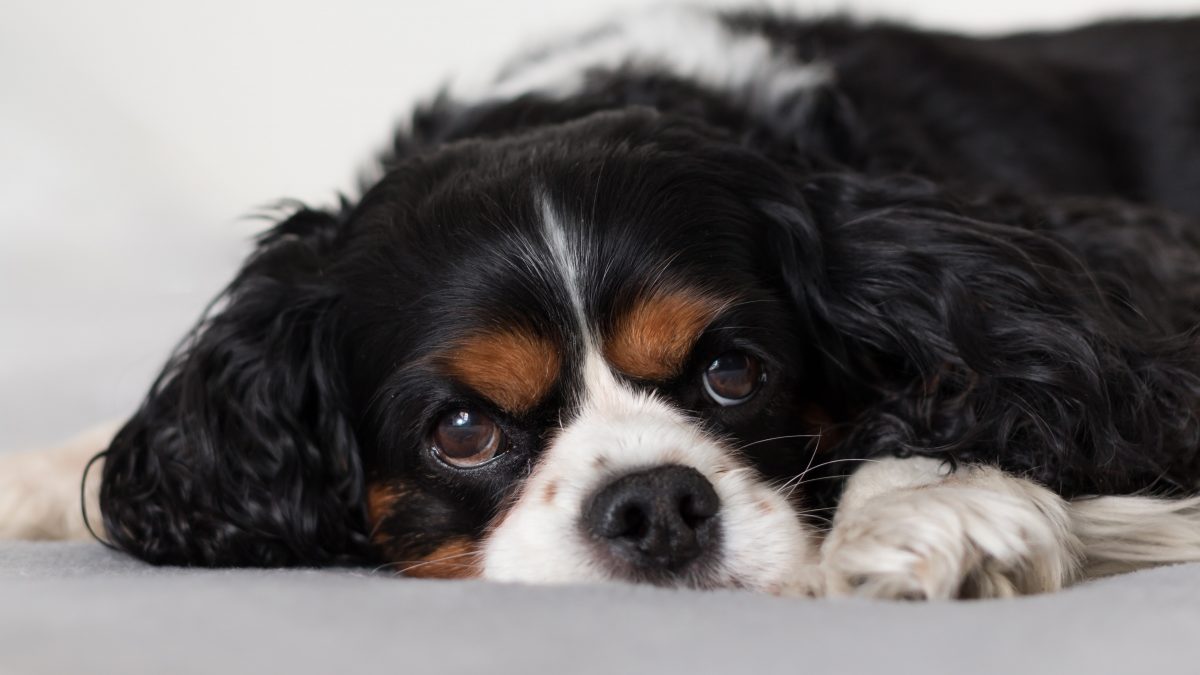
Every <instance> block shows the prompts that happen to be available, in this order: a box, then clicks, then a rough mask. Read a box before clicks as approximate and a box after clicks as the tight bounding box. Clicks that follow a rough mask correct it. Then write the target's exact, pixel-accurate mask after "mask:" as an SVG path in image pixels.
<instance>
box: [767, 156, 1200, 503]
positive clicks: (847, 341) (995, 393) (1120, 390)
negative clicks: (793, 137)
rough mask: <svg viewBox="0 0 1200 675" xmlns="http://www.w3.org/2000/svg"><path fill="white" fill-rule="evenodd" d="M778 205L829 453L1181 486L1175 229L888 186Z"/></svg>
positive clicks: (1190, 317) (1189, 390) (1183, 283)
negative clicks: (846, 420) (816, 366)
mask: <svg viewBox="0 0 1200 675" xmlns="http://www.w3.org/2000/svg"><path fill="white" fill-rule="evenodd" d="M795 197H796V198H797V201H798V202H801V204H800V205H796V204H783V203H778V202H772V203H770V204H766V205H764V206H763V207H762V209H763V211H764V212H765V213H766V215H767V217H768V219H769V220H770V221H771V222H772V224H773V232H774V235H775V237H776V238H777V241H775V242H773V245H772V252H773V254H774V255H776V256H777V257H778V260H779V268H780V270H781V272H780V274H781V278H782V280H783V282H784V284H785V286H786V287H787V288H788V291H789V294H790V295H791V296H792V298H793V300H794V301H795V302H796V304H797V305H798V307H799V308H800V312H801V313H802V314H803V315H804V316H805V317H806V318H807V319H808V320H809V322H810V325H811V328H812V330H813V331H814V335H813V337H812V340H811V341H812V342H813V343H814V344H816V345H818V346H819V348H820V349H821V350H822V351H823V354H822V355H821V356H822V358H823V360H824V361H825V363H824V364H822V365H823V366H824V367H825V369H826V371H827V374H826V377H827V379H828V381H829V386H830V388H831V394H833V393H834V392H833V390H835V389H838V388H840V389H842V390H844V394H843V395H844V396H846V397H847V398H849V399H853V400H854V401H855V403H856V406H855V407H856V408H857V410H859V411H860V414H859V415H858V418H857V419H856V420H854V422H853V424H852V425H851V427H852V431H851V432H850V433H849V434H848V435H847V436H846V437H845V439H844V441H843V444H844V446H845V447H848V448H852V449H853V451H854V452H856V453H864V454H871V453H897V454H910V453H921V454H931V455H935V456H941V457H946V458H949V459H951V460H953V459H962V460H978V461H987V462H992V463H998V464H1000V465H1001V466H1003V467H1004V468H1007V469H1009V470H1012V471H1016V472H1019V473H1023V474H1025V475H1028V476H1030V477H1032V478H1035V479H1038V480H1040V481H1042V482H1044V483H1045V484H1047V485H1049V486H1051V487H1053V488H1055V489H1057V490H1058V491H1060V492H1062V493H1063V494H1065V495H1073V494H1081V493H1082V494H1087V493H1102V494H1103V493H1110V494H1111V493H1121V492H1130V491H1134V490H1139V489H1146V488H1149V487H1151V486H1153V487H1154V489H1155V490H1159V491H1162V490H1171V489H1175V490H1186V489H1188V485H1189V484H1190V481H1191V479H1190V478H1189V477H1191V476H1194V475H1196V471H1197V470H1200V409H1198V408H1197V407H1196V402H1197V401H1200V350H1198V349H1197V345H1198V342H1197V336H1196V334H1195V332H1194V329H1193V332H1189V329H1190V328H1191V327H1193V326H1195V325H1196V320H1197V319H1198V318H1200V314H1198V313H1197V312H1196V310H1195V309H1194V307H1195V304H1194V302H1195V295H1194V294H1195V292H1196V284H1197V279H1198V277H1197V276H1196V274H1195V272H1194V269H1187V268H1186V267H1187V266H1186V265H1184V264H1181V263H1174V264H1173V265H1171V264H1166V263H1167V262H1169V261H1173V260H1177V259H1178V258H1179V256H1177V255H1172V252H1173V251H1179V250H1186V249H1187V247H1188V246H1189V244H1188V243H1187V242H1185V241H1184V240H1183V239H1182V238H1183V237H1185V236H1187V235H1186V228H1179V227H1171V226H1170V224H1169V223H1168V222H1165V221H1164V220H1163V218H1164V217H1165V216H1163V215H1162V214H1158V215H1157V216H1156V215H1155V214H1153V213H1148V212H1147V210H1145V209H1142V210H1141V211H1140V212H1137V214H1134V215H1131V213H1130V212H1131V209H1130V208H1128V207H1126V208H1121V205H1119V204H1112V203H1108V204H1097V205H1095V207H1094V208H1083V207H1082V206H1081V205H1078V204H1076V205H1075V206H1073V207H1072V208H1065V207H1064V206H1063V205H1061V204H1057V203H1055V204H1033V203H1028V202H1021V201H1020V200H1014V199H1011V198H1003V199H1002V198H998V197H993V198H988V199H983V198H974V199H956V198H954V197H952V196H950V195H947V194H946V193H945V192H944V191H942V190H941V189H939V188H937V187H936V186H933V185H931V184H930V183H928V182H924V181H920V180H918V179H915V178H908V177H902V176H897V177H870V178H869V177H865V176H860V175H855V174H839V173H833V174H826V175H819V176H816V177H813V178H811V179H808V180H806V181H804V182H803V183H802V184H801V190H800V191H799V192H798V193H797V194H796V195H795ZM1135 231H1136V232H1137V233H1138V236H1137V237H1136V238H1134V237H1131V236H1130V234H1131V233H1132V232H1135ZM1154 261H1157V262H1154Z"/></svg>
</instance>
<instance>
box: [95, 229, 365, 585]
mask: <svg viewBox="0 0 1200 675" xmlns="http://www.w3.org/2000/svg"><path fill="white" fill-rule="evenodd" d="M341 219H342V216H340V215H338V214H335V213H330V212H324V211H315V210H308V209H303V208H301V209H300V210H298V211H296V212H295V213H293V214H292V215H291V216H290V217H288V218H287V219H286V220H284V221H283V222H281V223H280V224H278V225H277V226H275V227H274V228H273V229H272V230H270V231H268V232H267V233H266V234H265V235H264V236H263V237H261V238H260V240H259V245H258V249H257V250H256V252H255V253H254V254H253V255H252V256H251V258H250V259H249V260H248V261H247V262H246V264H245V265H244V267H243V268H242V270H241V271H240V272H239V274H238V276H237V277H236V278H235V279H234V281H233V283H232V284H230V286H229V287H228V288H227V289H226V290H225V292H224V293H223V295H222V296H221V297H220V298H218V300H217V302H216V303H215V304H214V305H213V307H212V308H211V309H210V310H209V312H208V314H207V315H206V316H205V317H204V318H203V319H202V320H201V322H200V323H199V324H198V325H197V326H196V327H195V328H194V329H193V331H192V332H191V334H189V336H188V337H187V339H186V340H185V341H184V342H183V343H182V344H181V345H180V347H179V348H178V349H177V351H176V353H175V354H174V356H173V357H172V358H171V360H170V361H169V362H168V363H167V365H166V367H165V369H164V371H163V372H162V374H161V375H160V376H159V378H158V380H157V381H156V382H155V384H154V385H153V387H152V389H151V391H150V393H149V395H148V396H147V398H146V400H145V401H144V403H143V404H142V406H141V408H140V409H139V410H138V411H137V413H136V414H135V415H134V416H133V418H132V419H130V420H129V422H128V423H126V425H125V426H124V428H123V429H121V431H120V432H119V433H118V434H117V436H116V438H115V439H114V440H113V442H112V444H111V446H110V447H109V449H108V452H107V455H106V457H105V463H104V471H103V475H104V478H103V483H102V487H101V492H100V502H101V510H102V512H103V516H104V525H105V528H106V530H107V535H108V537H109V538H110V539H111V540H112V542H113V543H115V544H116V545H117V546H119V547H121V548H122V549H124V550H126V551H129V552H131V553H133V554H135V555H137V556H139V557H141V558H143V559H145V560H148V561H150V562H154V563H163V564H185V565H248V566H274V565H289V564H301V565H306V564H324V563H335V562H349V561H353V560H356V559H359V558H360V557H361V556H362V555H363V552H364V550H365V549H364V541H365V538H364V535H363V531H364V522H365V517H364V513H363V478H362V470H361V467H360V464H359V453H358V449H357V446H356V442H355V437H354V433H353V431H352V429H351V425H350V423H349V422H348V420H347V416H346V409H345V408H346V404H345V392H344V391H343V388H344V383H343V382H342V381H340V379H339V376H338V373H340V372H342V371H341V369H340V367H339V365H338V358H339V355H338V353H337V352H338V349H337V345H336V343H335V340H334V339H333V338H334V331H335V330H336V321H337V318H336V305H337V291H336V289H334V288H331V287H330V286H329V284H328V282H327V281H325V280H324V278H323V274H322V272H323V270H324V267H325V265H326V263H327V259H328V256H329V250H330V248H331V247H333V246H335V245H336V241H337V235H338V231H339V228H340V220H341Z"/></svg>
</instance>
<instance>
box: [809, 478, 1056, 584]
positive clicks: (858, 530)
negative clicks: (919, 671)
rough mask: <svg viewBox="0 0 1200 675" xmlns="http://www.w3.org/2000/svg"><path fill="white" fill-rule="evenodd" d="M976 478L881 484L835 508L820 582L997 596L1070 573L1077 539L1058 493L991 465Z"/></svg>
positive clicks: (1052, 582)
mask: <svg viewBox="0 0 1200 675" xmlns="http://www.w3.org/2000/svg"><path fill="white" fill-rule="evenodd" d="M983 478H984V479H983V480H980V476H979V475H976V476H975V477H973V478H972V479H969V480H963V481H960V480H957V479H956V478H950V479H948V480H947V481H946V482H944V483H940V484H937V485H931V486H927V487H918V488H909V489H902V490H897V491H893V492H887V493H884V494H881V495H878V496H876V497H874V498H873V499H870V500H868V501H866V502H865V503H862V504H859V505H857V507H856V508H854V509H853V510H851V511H849V512H847V513H844V514H839V518H838V519H836V520H835V522H834V527H833V530H832V531H831V532H830V534H829V536H828V538H827V539H826V541H825V543H824V545H823V547H822V566H823V568H824V573H825V585H826V592H827V593H828V594H829V595H860V596H867V597H875V598H889V599H903V600H927V599H929V600H932V599H947V598H995V597H1008V596H1013V595H1019V594H1027V593H1040V592H1045V591H1052V590H1057V589H1059V588H1061V587H1062V586H1063V585H1064V584H1066V583H1068V582H1069V581H1070V580H1071V578H1072V577H1073V576H1074V575H1075V574H1076V573H1077V570H1078V567H1079V544H1078V541H1077V540H1076V539H1075V537H1074V536H1073V535H1072V534H1071V531H1070V522H1069V515H1068V512H1067V508H1066V505H1065V503H1064V502H1063V501H1062V500H1061V499H1060V498H1058V497H1057V496H1055V495H1054V494H1052V493H1050V492H1049V491H1047V490H1045V489H1044V488H1041V487H1039V486H1036V485H1034V484H1033V483H1030V482H1028V481H1023V480H1020V479H1017V478H1013V477H1010V476H1005V475H1003V474H1001V473H1000V472H999V471H995V472H994V475H993V474H991V473H989V474H987V475H985V476H983ZM993 482H994V483H995V484H994V485H993V484H990V483H993Z"/></svg>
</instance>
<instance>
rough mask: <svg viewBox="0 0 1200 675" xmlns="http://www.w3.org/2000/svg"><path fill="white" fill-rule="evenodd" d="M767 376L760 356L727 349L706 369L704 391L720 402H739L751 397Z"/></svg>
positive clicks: (730, 403) (725, 403)
mask: <svg viewBox="0 0 1200 675" xmlns="http://www.w3.org/2000/svg"><path fill="white" fill-rule="evenodd" d="M765 379H766V372H765V371H764V370H763V367H762V363H760V362H759V360H758V359H756V358H754V357H753V356H750V355H749V354H747V353H745V352H738V351H731V352H725V353H724V354H721V355H720V356H718V357H717V358H716V359H713V362H712V363H710V364H708V368H706V369H705V370H704V378H703V380H704V391H705V393H707V394H708V397H709V398H711V399H712V400H713V402H715V403H717V404H719V405H723V406H730V405H738V404H739V403H745V402H746V401H748V400H750V397H751V396H754V392H756V391H758V387H759V386H760V385H761V384H762V383H763V380H765Z"/></svg>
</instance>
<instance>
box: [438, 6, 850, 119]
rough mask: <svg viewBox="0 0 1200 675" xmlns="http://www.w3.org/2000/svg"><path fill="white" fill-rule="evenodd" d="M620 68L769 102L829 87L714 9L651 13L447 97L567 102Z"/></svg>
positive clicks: (822, 72)
mask: <svg viewBox="0 0 1200 675" xmlns="http://www.w3.org/2000/svg"><path fill="white" fill-rule="evenodd" d="M625 66H632V67H637V68H643V69H647V70H650V71H657V72H662V73H664V74H667V75H671V76H673V77H676V78H680V79H685V80H690V81H693V82H696V83H698V84H700V85H702V86H704V87H707V88H709V89H712V90H715V91H719V92H724V93H728V94H734V95H737V96H739V97H742V98H744V99H749V100H750V101H751V102H753V103H761V104H772V103H777V102H779V101H780V99H782V98H784V97H787V96H790V95H793V94H795V93H797V92H801V91H804V90H808V89H812V88H815V87H820V86H823V85H826V84H828V83H830V82H831V80H832V79H833V71H832V69H831V67H830V66H829V65H828V64H825V63H818V62H814V63H804V62H801V61H799V60H798V59H796V58H795V56H794V55H792V54H791V53H789V52H788V50H786V49H785V48H782V47H780V46H778V45H776V44H773V43H772V42H771V40H769V39H768V38H767V37H766V36H764V35H762V34H761V33H757V32H752V31H749V30H732V29H730V27H729V26H728V25H727V24H726V23H725V22H724V21H723V20H722V19H721V17H720V16H718V15H717V14H716V13H714V12H713V11H712V10H707V9H703V8H699V7H671V8H657V9H654V10H650V11H646V12H643V13H639V14H637V15H635V16H633V17H629V18H626V19H623V20H621V21H618V22H615V23H612V24H610V25H608V26H605V27H603V28H601V29H600V30H598V31H595V32H593V33H589V34H585V35H583V36H574V37H573V38H572V39H571V40H570V41H564V42H563V43H561V44H559V45H557V46H554V47H552V48H551V49H549V50H545V51H543V52H542V53H534V54H530V55H527V56H525V57H524V58H522V59H518V60H517V61H515V62H513V63H510V64H509V65H508V66H506V67H505V68H503V69H501V71H500V74H499V75H496V76H493V77H491V78H483V79H482V82H475V83H469V82H456V83H455V84H454V85H452V86H451V89H450V94H451V96H452V97H453V98H456V99H459V100H464V101H471V100H488V99H506V98H511V97H514V96H520V95H522V94H528V93H538V94H542V95H545V96H555V97H567V96H571V95H572V94H575V93H577V92H578V91H579V90H580V89H582V88H583V85H584V83H585V80H586V78H587V75H588V73H589V71H593V70H610V71H611V70H616V69H619V68H622V67H625Z"/></svg>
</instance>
